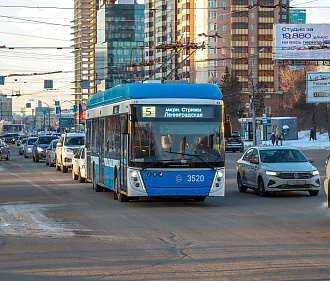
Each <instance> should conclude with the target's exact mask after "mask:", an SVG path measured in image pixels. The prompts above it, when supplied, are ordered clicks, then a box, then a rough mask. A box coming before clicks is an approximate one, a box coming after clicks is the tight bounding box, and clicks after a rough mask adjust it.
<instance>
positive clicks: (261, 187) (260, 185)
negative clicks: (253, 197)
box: [258, 177, 268, 197]
mask: <svg viewBox="0 0 330 281" xmlns="http://www.w3.org/2000/svg"><path fill="white" fill-rule="evenodd" d="M258 193H259V195H260V196H261V197H265V196H267V194H268V192H266V191H265V184H264V181H263V179H262V178H261V177H260V178H259V180H258Z"/></svg>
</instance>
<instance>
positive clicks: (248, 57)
mask: <svg viewBox="0 0 330 281" xmlns="http://www.w3.org/2000/svg"><path fill="white" fill-rule="evenodd" d="M230 49H232V50H237V51H239V52H240V53H242V54H243V55H244V56H245V57H246V59H247V61H248V66H249V65H250V64H251V65H250V81H251V82H250V83H251V92H250V95H249V96H250V103H251V110H252V131H253V132H252V133H253V134H252V137H253V145H256V144H257V142H256V110H255V104H254V82H253V72H252V58H254V56H255V55H258V54H260V53H262V52H263V51H264V49H261V50H260V51H259V52H258V53H256V54H254V55H252V56H249V55H248V54H246V53H244V52H243V51H241V50H240V49H236V48H234V47H230Z"/></svg>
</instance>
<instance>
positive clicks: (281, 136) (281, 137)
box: [280, 133, 284, 145]
mask: <svg viewBox="0 0 330 281" xmlns="http://www.w3.org/2000/svg"><path fill="white" fill-rule="evenodd" d="M283 141H284V136H283V133H282V134H281V135H280V144H281V145H283Z"/></svg>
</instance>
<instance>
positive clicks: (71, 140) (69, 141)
mask: <svg viewBox="0 0 330 281" xmlns="http://www.w3.org/2000/svg"><path fill="white" fill-rule="evenodd" d="M84 144H85V137H84V136H75V137H67V138H66V139H65V142H64V145H67V146H77V145H84Z"/></svg>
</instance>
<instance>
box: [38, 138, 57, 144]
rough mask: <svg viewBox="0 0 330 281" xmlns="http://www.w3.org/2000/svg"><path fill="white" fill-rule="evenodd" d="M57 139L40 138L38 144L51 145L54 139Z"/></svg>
mask: <svg viewBox="0 0 330 281" xmlns="http://www.w3.org/2000/svg"><path fill="white" fill-rule="evenodd" d="M55 138H56V137H44V138H39V140H38V144H50V143H51V141H52V140H53V139H55Z"/></svg>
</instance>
